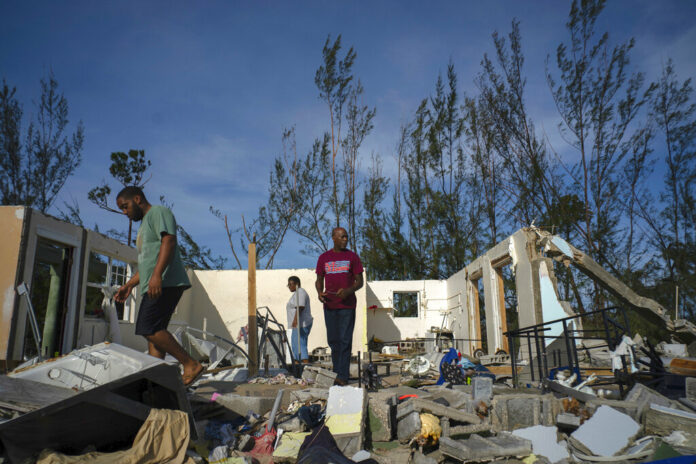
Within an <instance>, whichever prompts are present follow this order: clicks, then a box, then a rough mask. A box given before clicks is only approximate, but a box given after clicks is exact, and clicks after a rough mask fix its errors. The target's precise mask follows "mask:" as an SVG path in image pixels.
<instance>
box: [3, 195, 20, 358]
mask: <svg viewBox="0 0 696 464" xmlns="http://www.w3.org/2000/svg"><path fill="white" fill-rule="evenodd" d="M24 212H25V209H24V208H23V207H19V206H5V207H2V208H0V224H2V229H3V240H2V244H1V245H0V262H1V263H3V265H2V266H0V359H8V354H9V353H10V352H11V350H10V346H9V341H10V331H11V329H12V321H13V319H14V318H13V316H14V314H15V306H16V305H15V299H16V296H17V294H16V293H15V285H16V282H17V273H18V272H21V269H20V268H19V267H18V264H19V254H20V244H21V241H22V229H23V225H24Z"/></svg>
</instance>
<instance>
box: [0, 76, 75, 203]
mask: <svg viewBox="0 0 696 464" xmlns="http://www.w3.org/2000/svg"><path fill="white" fill-rule="evenodd" d="M15 93H16V89H15V88H11V89H10V87H9V86H8V85H7V83H6V82H5V81H4V80H3V85H2V90H0V195H1V196H2V198H0V200H1V201H2V204H4V205H8V204H9V205H25V206H30V207H34V208H37V209H38V210H40V211H41V212H44V213H45V212H47V211H48V210H49V208H50V207H51V206H52V205H53V203H54V201H55V199H56V197H57V195H58V193H59V192H60V190H61V189H62V188H63V185H65V182H66V181H67V180H68V178H69V177H70V176H71V175H72V174H73V173H74V172H75V170H76V169H77V167H78V166H79V165H80V162H81V161H82V145H83V143H84V128H83V126H82V123H81V122H80V123H78V124H77V128H76V129H75V131H74V132H73V133H71V134H68V133H66V131H67V129H68V124H69V119H68V101H67V100H66V98H65V97H64V96H63V94H62V93H61V92H60V91H59V90H58V81H56V79H55V77H54V76H53V73H50V74H49V75H48V77H46V78H44V79H41V97H40V98H39V101H38V103H37V108H36V117H35V119H32V120H31V121H30V122H29V127H28V129H27V132H26V134H25V137H24V140H25V142H24V145H22V143H21V137H22V135H21V121H22V107H21V105H20V104H19V102H18V101H17V99H16V97H15Z"/></svg>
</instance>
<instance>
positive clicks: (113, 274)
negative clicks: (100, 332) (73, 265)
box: [85, 252, 134, 321]
mask: <svg viewBox="0 0 696 464" xmlns="http://www.w3.org/2000/svg"><path fill="white" fill-rule="evenodd" d="M131 272H132V271H131V269H130V265H129V264H128V263H125V262H123V261H120V260H118V259H115V258H112V257H110V256H106V255H102V254H98V253H95V252H91V253H90V254H89V268H88V274H87V296H86V298H85V316H87V317H104V315H103V309H102V303H103V302H104V292H103V289H105V288H107V289H110V290H112V291H115V290H116V289H118V288H119V287H120V286H122V285H123V284H125V283H126V282H127V281H128V279H129V278H130V276H131ZM114 303H115V305H116V313H117V314H118V319H119V320H122V321H128V320H130V315H131V314H132V309H133V305H134V298H133V297H132V296H131V297H130V298H128V300H126V302H125V303H118V302H116V301H114Z"/></svg>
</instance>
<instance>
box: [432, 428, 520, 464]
mask: <svg viewBox="0 0 696 464" xmlns="http://www.w3.org/2000/svg"><path fill="white" fill-rule="evenodd" d="M440 451H442V454H445V455H447V456H450V457H453V458H455V459H457V460H459V461H463V462H469V461H489V460H492V459H498V458H504V457H510V456H528V455H529V454H530V453H531V452H532V442H530V441H529V440H525V439H523V438H519V437H515V436H514V435H511V434H509V433H499V434H498V435H497V436H495V437H490V438H484V437H481V436H479V435H471V437H469V438H468V439H466V440H453V439H451V438H449V437H442V438H440Z"/></svg>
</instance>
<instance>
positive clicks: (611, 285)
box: [0, 206, 696, 364]
mask: <svg viewBox="0 0 696 464" xmlns="http://www.w3.org/2000/svg"><path fill="white" fill-rule="evenodd" d="M0 217H1V218H2V223H3V224H5V231H6V234H5V235H6V236H5V240H4V241H3V245H2V247H1V248H0V257H1V258H2V262H3V263H5V264H6V265H5V266H4V267H3V271H2V274H0V283H1V284H2V293H1V294H0V300H1V301H0V307H1V308H2V309H1V311H2V313H1V314H2V317H1V319H0V359H3V360H8V361H13V362H14V364H16V363H17V362H20V361H21V360H26V359H29V358H31V357H32V356H35V355H36V353H37V351H38V350H39V348H37V346H36V340H35V337H34V336H33V332H32V317H31V314H30V313H31V311H30V310H29V307H30V305H29V302H31V303H32V304H31V306H32V307H33V312H34V314H35V315H36V322H37V324H36V326H37V329H38V334H37V335H39V338H40V340H41V344H40V350H41V353H42V356H43V357H52V356H54V355H56V354H65V353H68V352H69V351H71V350H72V349H74V348H79V347H82V346H86V345H93V344H96V343H100V342H103V341H120V343H122V344H124V345H126V346H130V347H132V348H135V349H138V350H141V351H144V350H145V348H146V346H145V341H144V339H142V337H137V336H135V335H134V321H135V310H136V307H137V306H136V298H137V291H136V292H134V295H133V296H131V297H130V298H129V300H128V301H127V302H126V303H125V304H124V305H117V304H114V302H113V300H111V295H113V292H114V291H115V289H117V288H118V286H120V285H121V284H123V283H124V282H125V281H126V280H127V279H128V278H129V277H130V276H131V275H132V273H133V272H134V271H135V266H136V261H137V252H136V250H135V249H134V248H132V247H128V246H126V245H124V244H122V243H120V242H118V241H116V240H113V239H111V238H108V237H106V236H104V235H101V234H99V233H97V232H94V231H90V230H87V229H84V228H81V227H78V226H75V225H72V224H69V223H66V222H64V221H60V220H58V219H55V218H52V217H50V216H46V215H44V214H41V213H39V212H37V211H35V210H32V209H28V208H24V207H10V206H6V207H0ZM554 259H555V260H557V261H562V262H564V263H565V264H567V265H574V266H576V267H577V268H578V269H579V270H580V271H582V272H583V273H585V274H586V275H588V276H589V277H590V278H591V279H593V280H594V281H595V282H598V283H599V285H601V286H602V287H603V288H605V289H606V290H607V291H609V292H610V293H612V294H613V295H614V296H615V297H616V298H617V299H618V300H620V301H621V302H622V303H623V304H624V305H625V306H626V307H627V308H628V309H630V310H635V311H639V312H640V313H641V314H642V315H644V316H645V317H648V318H651V319H652V320H654V321H657V322H659V323H660V324H664V325H665V326H666V327H667V328H668V329H670V330H671V331H672V332H673V333H674V335H675V336H677V337H682V338H683V339H684V340H686V341H689V340H692V339H693V336H694V335H693V334H694V333H696V331H694V327H693V325H692V324H690V323H688V322H687V321H683V320H680V321H672V320H671V319H670V318H669V317H668V315H667V311H666V310H665V309H664V308H662V307H661V306H660V305H659V304H657V303H656V302H654V301H653V300H650V299H647V298H643V297H640V296H638V295H636V294H635V293H634V292H633V291H632V290H631V289H630V288H628V287H627V286H625V285H624V284H623V283H621V282H620V281H618V280H617V279H616V278H615V277H613V276H612V275H611V274H609V273H608V272H607V271H605V270H604V269H602V268H601V267H600V266H599V265H598V264H597V263H596V262H594V261H593V260H592V259H591V258H590V257H589V256H587V255H586V254H584V253H583V252H581V251H579V250H577V249H575V248H574V247H572V246H571V245H570V244H568V243H567V242H565V241H564V240H563V239H561V238H560V237H557V236H553V235H551V234H548V233H546V232H544V231H541V230H538V229H536V228H524V229H520V230H518V231H517V232H515V233H514V234H513V235H511V236H510V237H508V238H506V239H505V240H503V241H501V242H500V243H498V244H497V245H496V246H494V247H493V248H492V249H490V250H488V251H487V252H486V253H485V254H483V255H481V256H479V257H478V258H477V259H475V260H474V261H473V262H471V263H470V264H468V265H467V266H466V267H465V268H464V269H462V270H460V271H459V272H457V273H455V274H454V275H452V276H450V277H449V278H448V279H445V280H440V281H438V280H418V281H370V282H366V285H365V286H364V287H363V288H362V289H361V290H360V291H358V292H357V295H356V296H357V299H358V313H357V315H356V324H355V331H354V336H353V350H354V352H358V351H361V352H365V351H366V350H367V348H368V345H369V344H370V343H374V342H376V341H378V342H380V343H381V344H383V345H392V346H395V347H397V349H398V348H401V349H403V350H406V351H408V350H409V349H410V348H412V347H414V345H413V343H415V344H416V346H415V347H416V348H418V347H420V348H422V349H424V350H426V351H429V350H431V349H432V348H433V347H434V344H435V343H440V347H442V342H443V341H445V342H446V346H452V347H455V348H457V349H458V350H459V351H461V352H462V353H463V354H466V355H470V356H474V357H476V358H480V357H482V356H485V355H488V356H495V355H496V354H499V355H505V354H510V346H509V337H508V336H506V335H505V334H506V333H507V332H508V331H509V330H511V329H518V328H524V327H532V326H536V325H539V324H543V323H545V322H549V321H554V320H559V319H563V318H567V317H574V316H576V314H575V312H574V310H573V308H571V306H570V304H569V303H568V302H565V301H562V300H561V298H560V297H559V293H558V290H557V283H556V278H555V274H554V266H553V260H554ZM291 275H297V276H298V277H299V278H300V279H301V282H302V285H303V286H304V287H305V288H308V289H310V290H309V291H308V293H309V295H310V298H311V308H312V314H313V316H314V325H313V328H312V331H311V333H310V337H309V349H310V350H313V349H316V348H320V347H326V346H327V345H328V344H327V342H326V330H325V326H324V320H323V319H324V318H323V313H322V311H321V303H320V302H319V301H318V299H317V295H316V292H315V291H314V288H313V286H314V281H315V278H316V276H315V274H314V271H313V270H312V269H274V270H259V271H257V278H256V282H257V284H256V301H257V306H258V307H259V314H266V311H269V310H270V312H271V313H272V314H273V315H274V316H275V318H276V319H277V320H278V322H280V323H281V324H283V325H287V321H286V320H285V319H286V316H285V305H286V302H287V301H288V299H289V297H290V293H289V292H288V291H287V288H286V283H287V278H288V277H289V276H291ZM189 277H190V280H191V284H192V288H191V289H190V290H188V291H187V292H185V293H184V296H183V297H182V299H181V301H180V302H179V305H178V307H177V310H176V313H175V315H174V316H173V318H172V321H171V324H170V331H171V332H175V331H176V330H177V329H178V328H182V329H183V328H187V327H188V328H194V329H197V330H200V331H203V332H205V333H208V334H215V335H216V336H219V337H222V338H224V339H225V340H231V341H235V342H238V343H240V346H242V347H243V348H244V349H246V348H247V347H246V345H244V343H245V340H244V337H243V328H244V327H245V326H246V324H247V321H248V312H247V301H248V293H247V286H248V280H247V271H246V270H222V271H212V270H210V271H208V270H203V271H189ZM22 284H25V285H26V288H27V293H26V294H20V293H21V288H22ZM506 285H507V286H509V287H510V288H506ZM18 289H19V290H20V292H18ZM506 295H508V298H506ZM510 296H512V297H510ZM510 320H512V321H514V325H515V327H508V321H510ZM571 326H572V328H573V329H578V328H581V327H580V326H581V320H580V318H577V320H575V321H574V322H573V323H572V324H571ZM562 330H563V329H562V327H561V325H560V324H555V325H553V324H552V325H551V326H550V327H547V328H546V332H545V333H546V334H547V335H550V336H558V334H560V333H561V332H562ZM549 340H551V338H550V339H549ZM547 343H548V342H547ZM516 348H517V349H518V350H519V352H520V354H521V356H522V357H523V358H525V357H528V356H529V355H530V354H533V352H535V351H536V348H534V347H532V348H530V349H527V348H525V347H524V346H519V347H516Z"/></svg>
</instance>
